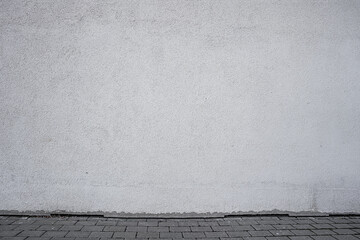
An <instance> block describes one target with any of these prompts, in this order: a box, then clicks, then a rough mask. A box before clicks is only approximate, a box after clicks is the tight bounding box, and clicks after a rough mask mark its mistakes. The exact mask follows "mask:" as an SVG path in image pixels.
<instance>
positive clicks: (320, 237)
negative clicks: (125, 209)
mask: <svg viewBox="0 0 360 240" xmlns="http://www.w3.org/2000/svg"><path fill="white" fill-rule="evenodd" d="M0 238H1V239H12V240H21V239H26V240H35V239H39V240H46V239H49V240H56V239H63V240H77V239H78V240H81V239H109V238H111V239H113V238H116V239H159V238H160V239H253V240H266V239H268V240H271V239H272V240H276V239H278V240H282V239H284V240H285V239H287V240H289V239H293V240H305V239H315V240H327V239H329V240H331V239H339V240H340V239H344V240H345V239H346V240H351V239H356V240H358V239H360V217H241V218H240V217H236V218H218V219H120V218H101V217H48V218H45V217H9V216H0Z"/></svg>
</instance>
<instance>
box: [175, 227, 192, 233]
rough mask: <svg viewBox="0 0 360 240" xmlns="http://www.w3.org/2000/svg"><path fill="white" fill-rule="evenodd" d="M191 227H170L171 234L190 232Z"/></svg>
mask: <svg viewBox="0 0 360 240" xmlns="http://www.w3.org/2000/svg"><path fill="white" fill-rule="evenodd" d="M190 231H191V230H190V227H170V232H190Z"/></svg>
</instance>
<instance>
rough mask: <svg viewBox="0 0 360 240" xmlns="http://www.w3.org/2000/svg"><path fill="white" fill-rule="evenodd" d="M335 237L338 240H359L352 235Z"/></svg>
mask: <svg viewBox="0 0 360 240" xmlns="http://www.w3.org/2000/svg"><path fill="white" fill-rule="evenodd" d="M333 237H334V238H336V239H338V240H358V238H357V237H354V236H352V235H339V236H336V235H334V236H333Z"/></svg>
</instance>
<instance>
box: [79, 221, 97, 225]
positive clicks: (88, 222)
mask: <svg viewBox="0 0 360 240" xmlns="http://www.w3.org/2000/svg"><path fill="white" fill-rule="evenodd" d="M96 223H97V221H78V222H77V223H76V225H82V226H94V225H96Z"/></svg>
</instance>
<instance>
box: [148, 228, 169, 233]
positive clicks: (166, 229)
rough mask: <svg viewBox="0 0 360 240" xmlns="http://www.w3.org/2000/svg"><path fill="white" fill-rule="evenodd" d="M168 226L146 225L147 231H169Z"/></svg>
mask: <svg viewBox="0 0 360 240" xmlns="http://www.w3.org/2000/svg"><path fill="white" fill-rule="evenodd" d="M169 231H170V229H169V227H148V232H169Z"/></svg>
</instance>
